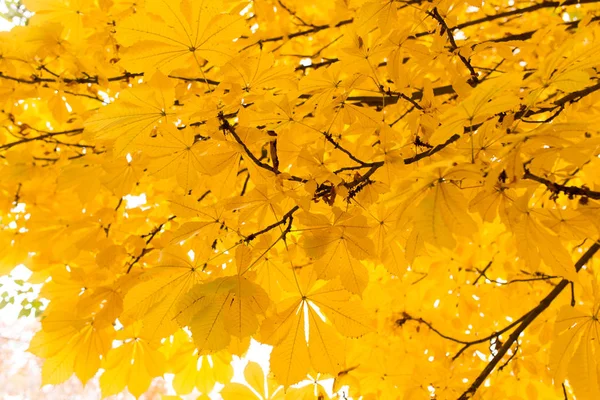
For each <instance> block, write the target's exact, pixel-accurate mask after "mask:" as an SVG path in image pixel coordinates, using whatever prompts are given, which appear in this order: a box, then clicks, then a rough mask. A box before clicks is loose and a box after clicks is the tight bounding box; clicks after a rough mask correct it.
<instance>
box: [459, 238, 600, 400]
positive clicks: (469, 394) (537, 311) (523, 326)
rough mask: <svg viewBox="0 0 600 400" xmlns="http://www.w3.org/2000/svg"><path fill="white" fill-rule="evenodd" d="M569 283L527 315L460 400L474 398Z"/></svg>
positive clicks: (593, 251)
mask: <svg viewBox="0 0 600 400" xmlns="http://www.w3.org/2000/svg"><path fill="white" fill-rule="evenodd" d="M598 249H600V244H598V242H595V243H594V244H593V245H591V246H590V248H589V249H588V250H587V251H586V252H585V254H584V255H583V256H581V258H580V259H579V260H577V262H576V263H575V270H576V271H577V272H579V270H580V269H581V268H582V267H583V266H584V265H585V264H586V263H587V262H588V261H589V260H590V259H591V258H592V257H593V256H594V254H596V252H597V251H598ZM568 284H569V281H568V280H567V279H563V280H562V281H560V283H559V284H558V285H556V287H555V288H554V289H552V291H551V292H550V293H548V295H547V296H546V297H544V298H543V299H542V300H541V301H540V303H539V304H538V305H537V306H536V307H534V308H533V309H532V310H531V311H529V312H528V313H527V314H525V316H524V318H523V320H522V321H521V323H520V324H519V325H518V326H517V328H516V329H515V330H514V331H513V332H512V333H511V334H510V336H509V337H508V339H507V341H506V342H505V343H504V344H503V345H502V347H501V348H500V349H499V350H498V352H497V353H496V355H494V357H493V358H492V360H491V361H490V362H489V363H488V364H487V365H486V366H485V368H484V369H483V371H481V373H480V374H479V376H478V377H477V378H476V379H475V381H473V383H472V384H471V386H470V387H469V388H468V389H467V390H466V391H465V392H464V393H463V394H462V395H461V396H460V397H459V399H458V400H468V399H471V398H472V397H473V395H474V394H475V392H476V391H477V389H479V387H480V386H481V385H482V384H483V382H485V380H486V379H487V377H488V376H489V374H490V373H491V372H492V371H493V370H494V368H495V367H496V366H497V365H498V363H500V361H501V360H502V358H503V357H504V355H506V353H507V352H508V350H509V349H510V348H511V347H512V346H513V344H514V343H515V342H516V341H518V340H519V336H520V335H521V333H523V331H524V330H525V329H526V328H527V327H528V326H529V325H530V324H531V323H532V322H533V321H534V320H535V319H536V318H537V317H538V316H539V315H540V314H541V313H542V312H544V310H546V309H547V308H548V307H549V306H550V304H552V302H553V301H554V299H556V298H557V297H558V295H559V294H560V293H561V292H562V291H563V290H564V289H565V288H566V287H567V285H568Z"/></svg>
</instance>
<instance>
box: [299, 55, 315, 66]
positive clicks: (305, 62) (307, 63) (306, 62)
mask: <svg viewBox="0 0 600 400" xmlns="http://www.w3.org/2000/svg"><path fill="white" fill-rule="evenodd" d="M300 65H302V66H303V67H310V66H311V65H312V60H311V59H310V57H306V58H303V59H302V60H300Z"/></svg>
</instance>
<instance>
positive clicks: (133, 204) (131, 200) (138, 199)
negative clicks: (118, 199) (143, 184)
mask: <svg viewBox="0 0 600 400" xmlns="http://www.w3.org/2000/svg"><path fill="white" fill-rule="evenodd" d="M123 198H124V199H125V202H126V203H125V208H137V207H141V206H143V205H144V204H146V193H142V194H140V195H139V196H133V195H131V194H128V195H127V196H124V197H123Z"/></svg>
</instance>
